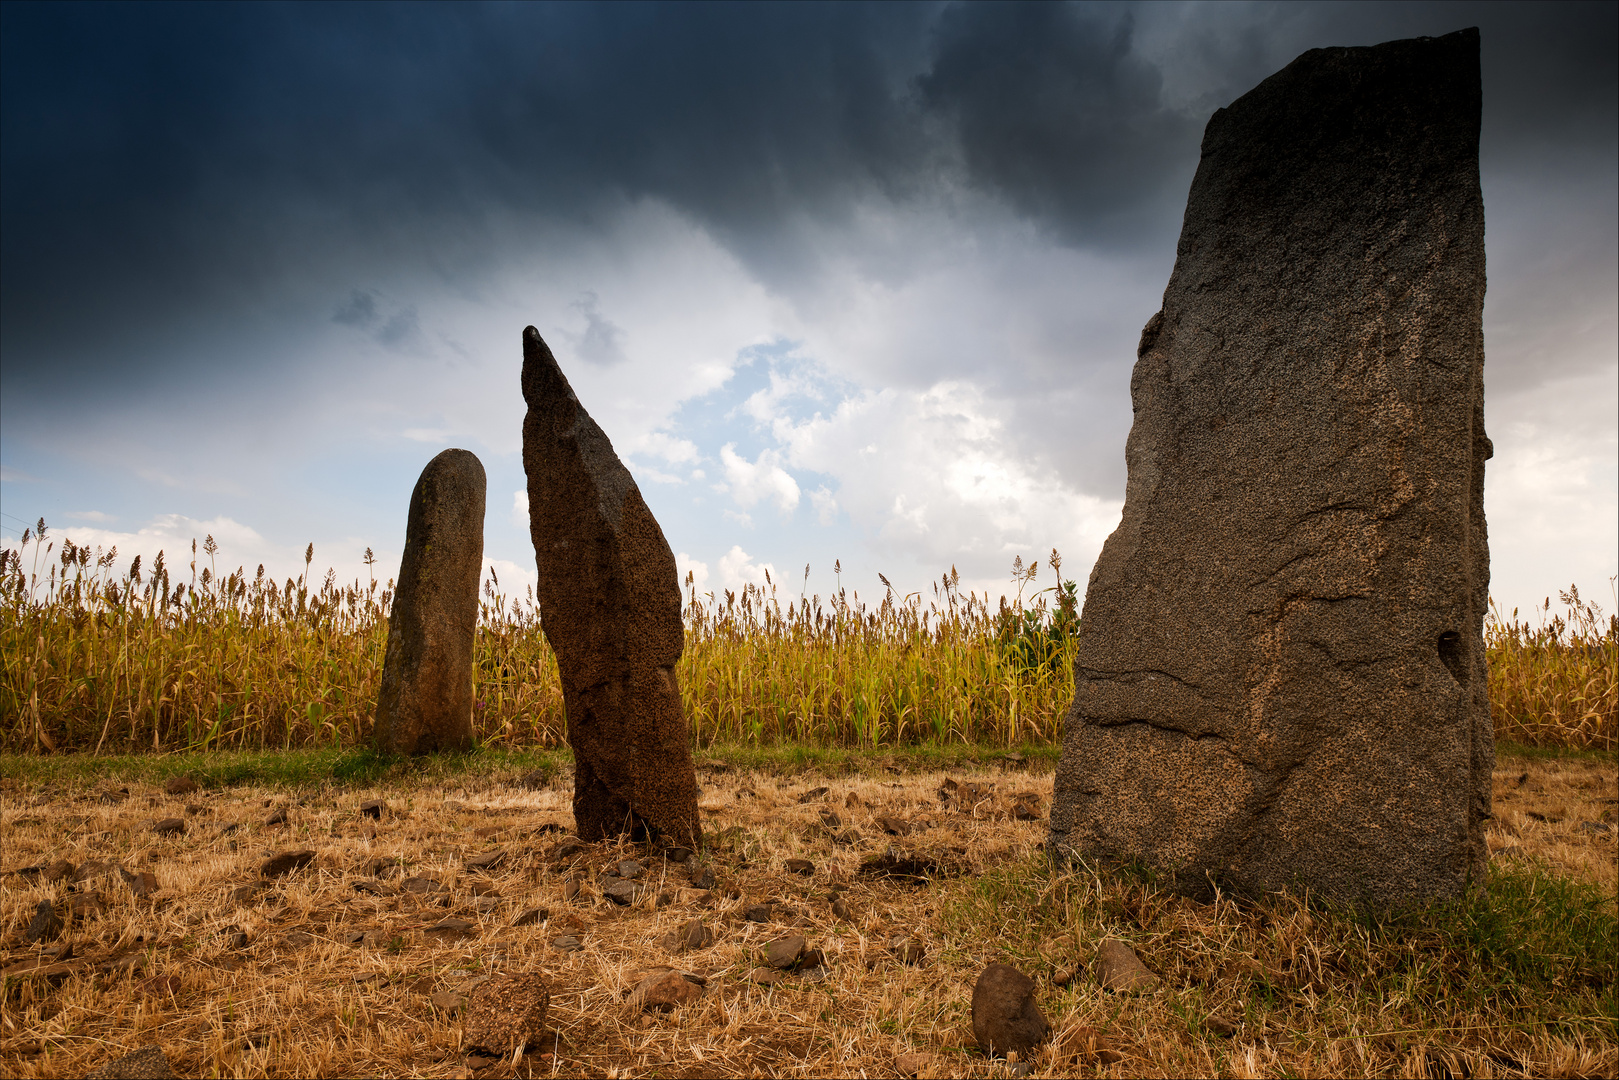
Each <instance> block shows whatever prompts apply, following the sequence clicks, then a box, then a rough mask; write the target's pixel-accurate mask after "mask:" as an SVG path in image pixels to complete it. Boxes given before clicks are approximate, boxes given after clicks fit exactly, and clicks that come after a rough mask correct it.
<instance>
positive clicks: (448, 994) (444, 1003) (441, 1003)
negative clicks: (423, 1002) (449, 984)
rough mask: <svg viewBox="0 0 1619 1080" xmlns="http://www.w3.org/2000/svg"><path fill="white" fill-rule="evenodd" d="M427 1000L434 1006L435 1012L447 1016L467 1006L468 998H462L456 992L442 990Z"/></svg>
mask: <svg viewBox="0 0 1619 1080" xmlns="http://www.w3.org/2000/svg"><path fill="white" fill-rule="evenodd" d="M427 1000H428V1002H429V1003H430V1004H431V1005H432V1006H433V1008H434V1010H435V1011H437V1012H441V1013H444V1014H445V1015H451V1014H453V1013H454V1012H455V1010H457V1009H459V1008H460V1007H461V1006H462V1005H464V1004H466V998H464V997H462V996H461V995H460V994H458V993H456V992H455V991H454V990H440V991H439V992H438V993H436V994H433V995H432V996H430V997H429V998H428V999H427Z"/></svg>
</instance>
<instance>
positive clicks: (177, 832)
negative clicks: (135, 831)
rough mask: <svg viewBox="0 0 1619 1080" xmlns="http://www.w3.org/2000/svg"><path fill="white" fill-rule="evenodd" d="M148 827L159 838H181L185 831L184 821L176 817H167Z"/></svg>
mask: <svg viewBox="0 0 1619 1080" xmlns="http://www.w3.org/2000/svg"><path fill="white" fill-rule="evenodd" d="M148 827H149V828H150V829H151V830H152V831H153V832H155V833H157V834H158V835H159V836H183V835H185V831H186V823H185V819H184V818H177V817H167V818H163V819H161V820H159V821H154V822H152V824H151V825H150V826H148Z"/></svg>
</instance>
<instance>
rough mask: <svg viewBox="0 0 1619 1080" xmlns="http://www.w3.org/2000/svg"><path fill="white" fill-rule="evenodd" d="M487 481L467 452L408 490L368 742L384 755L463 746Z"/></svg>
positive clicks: (432, 468) (443, 460)
mask: <svg viewBox="0 0 1619 1080" xmlns="http://www.w3.org/2000/svg"><path fill="white" fill-rule="evenodd" d="M487 489H488V480H487V478H486V477H485V475H484V470H483V465H482V463H480V462H479V461H478V458H477V456H476V455H474V454H473V453H472V452H471V451H468V450H446V451H444V452H443V453H442V454H440V455H438V456H437V457H435V458H434V459H433V460H432V461H430V462H428V463H427V468H425V469H423V470H422V475H421V479H419V480H417V481H416V488H415V490H414V491H412V492H411V495H410V517H409V520H408V523H407V525H406V527H405V555H404V558H403V559H402V560H401V562H400V565H399V578H398V582H397V584H396V586H395V591H394V600H393V611H392V612H391V614H390V615H389V616H388V651H387V653H386V655H385V656H384V658H383V662H382V684H381V687H380V688H379V690H378V692H377V712H376V728H375V732H374V735H373V737H374V740H375V743H376V747H377V749H378V750H380V751H382V752H383V753H388V754H431V753H438V752H441V751H456V750H467V749H470V748H471V746H472V694H473V688H472V642H473V635H474V634H475V633H476V631H477V628H478V587H479V583H480V581H481V580H482V577H483V513H484V498H485V495H486V493H487Z"/></svg>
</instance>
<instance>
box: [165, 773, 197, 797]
mask: <svg viewBox="0 0 1619 1080" xmlns="http://www.w3.org/2000/svg"><path fill="white" fill-rule="evenodd" d="M197 786H198V785H197V782H196V781H195V780H193V779H192V778H191V777H189V776H184V775H181V776H171V777H169V782H168V783H166V784H164V785H163V790H164V791H165V792H166V793H168V794H169V795H174V796H176V797H178V796H182V795H190V794H191V793H192V792H193V791H196V790H197Z"/></svg>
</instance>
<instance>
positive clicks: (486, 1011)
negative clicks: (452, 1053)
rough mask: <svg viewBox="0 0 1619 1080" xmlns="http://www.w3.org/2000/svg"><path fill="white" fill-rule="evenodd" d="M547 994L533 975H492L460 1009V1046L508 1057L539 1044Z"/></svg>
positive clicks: (542, 984) (548, 994) (543, 985)
mask: <svg viewBox="0 0 1619 1080" xmlns="http://www.w3.org/2000/svg"><path fill="white" fill-rule="evenodd" d="M550 1003H551V993H550V991H549V990H548V989H547V988H546V985H545V980H544V979H543V978H541V977H540V976H539V975H537V974H533V973H521V974H518V973H507V974H502V975H495V976H492V977H491V978H490V979H489V981H488V982H486V983H483V984H481V985H480V986H478V988H477V989H475V990H473V991H472V996H471V997H470V998H469V999H468V1001H467V1004H466V1006H465V1008H464V1010H463V1013H462V1015H463V1017H464V1019H463V1021H462V1025H461V1045H462V1046H463V1047H465V1048H467V1049H469V1050H483V1051H486V1052H489V1053H493V1054H494V1056H495V1057H497V1058H510V1057H512V1056H513V1054H514V1053H515V1051H517V1050H518V1049H519V1048H521V1047H523V1046H525V1045H528V1044H530V1043H532V1044H534V1045H535V1046H538V1045H539V1041H540V1033H541V1032H542V1031H543V1030H544V1025H545V1014H546V1010H547V1008H548V1007H549V1006H550Z"/></svg>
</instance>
